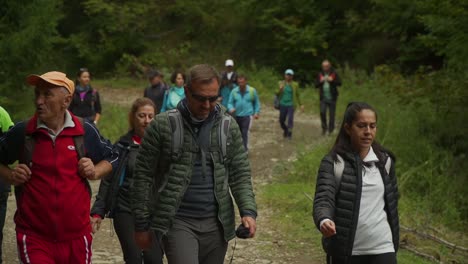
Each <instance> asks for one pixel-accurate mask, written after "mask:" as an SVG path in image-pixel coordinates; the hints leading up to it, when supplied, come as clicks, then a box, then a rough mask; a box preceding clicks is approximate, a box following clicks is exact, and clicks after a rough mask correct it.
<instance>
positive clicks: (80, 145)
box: [73, 117, 86, 160]
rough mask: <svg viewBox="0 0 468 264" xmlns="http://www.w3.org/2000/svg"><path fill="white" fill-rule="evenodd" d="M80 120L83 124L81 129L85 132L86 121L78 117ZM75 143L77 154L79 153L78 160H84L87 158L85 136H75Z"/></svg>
mask: <svg viewBox="0 0 468 264" xmlns="http://www.w3.org/2000/svg"><path fill="white" fill-rule="evenodd" d="M76 118H77V119H78V121H79V122H80V124H81V127H82V128H83V130H84V129H85V127H84V126H85V123H84V119H83V118H81V117H76ZM73 143H75V150H76V153H78V160H80V159H81V158H84V157H86V149H85V144H84V136H83V135H79V136H74V137H73Z"/></svg>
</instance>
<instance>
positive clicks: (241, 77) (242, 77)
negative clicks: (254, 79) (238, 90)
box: [237, 73, 249, 81]
mask: <svg viewBox="0 0 468 264" xmlns="http://www.w3.org/2000/svg"><path fill="white" fill-rule="evenodd" d="M239 79H244V80H246V81H248V80H249V79H248V78H247V75H245V74H243V73H241V74H239V75H237V80H239Z"/></svg>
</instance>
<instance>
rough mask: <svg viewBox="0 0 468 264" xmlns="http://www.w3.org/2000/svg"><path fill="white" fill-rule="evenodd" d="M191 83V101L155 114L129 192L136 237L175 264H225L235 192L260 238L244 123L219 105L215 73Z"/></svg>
mask: <svg viewBox="0 0 468 264" xmlns="http://www.w3.org/2000/svg"><path fill="white" fill-rule="evenodd" d="M186 83H187V84H186V87H185V94H186V98H185V99H184V100H183V101H181V103H179V105H178V107H177V109H176V110H171V111H169V112H165V113H162V114H160V115H158V116H156V118H155V119H154V120H153V122H152V123H151V124H150V125H149V127H148V128H147V130H146V133H145V137H144V138H143V142H142V144H141V146H140V151H139V153H138V156H137V159H136V164H135V172H134V173H135V176H134V182H133V187H132V188H131V190H130V197H132V198H131V199H132V200H131V203H132V210H133V212H134V214H135V230H136V234H135V239H136V241H137V243H138V245H139V246H140V247H141V248H143V249H145V248H148V247H149V245H151V243H152V241H154V240H153V239H158V240H162V244H163V246H164V250H165V254H166V256H167V258H168V261H169V264H199V263H200V264H203V263H205V264H218V263H219V264H222V263H223V262H224V257H225V255H226V250H227V245H228V243H227V241H229V240H231V239H233V238H234V237H235V214H234V205H233V201H232V198H231V193H232V197H234V200H235V202H236V204H237V205H238V207H239V213H240V216H241V222H242V225H243V226H244V227H245V228H246V229H247V230H248V237H253V236H254V235H255V231H256V220H255V219H256V217H257V207H256V203H255V195H254V193H253V189H252V180H251V170H250V164H249V160H248V158H247V153H246V151H245V149H244V146H243V143H242V137H241V134H240V130H239V127H238V125H237V123H236V122H235V121H233V119H232V117H230V116H229V115H228V114H227V113H226V112H225V110H223V108H221V107H220V106H219V105H218V104H217V99H218V94H219V75H218V73H217V72H216V70H215V69H214V68H213V67H211V66H209V65H206V64H203V65H196V66H194V67H192V68H191V69H190V70H189V72H188V74H187V82H186ZM226 120H228V121H229V122H225V121H226ZM177 123H179V124H180V125H179V126H178V125H177ZM177 129H180V130H179V132H178V133H176V131H177ZM222 131H226V135H227V136H226V140H225V142H224V144H223V140H220V138H223V137H222ZM177 135H178V136H177ZM175 140H178V142H179V144H180V147H179V146H178V147H175V146H176V145H177V144H174V142H175ZM223 150H224V151H223Z"/></svg>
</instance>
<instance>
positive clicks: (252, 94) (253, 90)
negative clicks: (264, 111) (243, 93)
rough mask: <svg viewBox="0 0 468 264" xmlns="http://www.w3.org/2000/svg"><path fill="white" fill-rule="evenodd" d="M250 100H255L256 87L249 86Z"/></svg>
mask: <svg viewBox="0 0 468 264" xmlns="http://www.w3.org/2000/svg"><path fill="white" fill-rule="evenodd" d="M249 94H250V101H252V103H253V102H254V101H255V89H254V88H253V87H250V86H249Z"/></svg>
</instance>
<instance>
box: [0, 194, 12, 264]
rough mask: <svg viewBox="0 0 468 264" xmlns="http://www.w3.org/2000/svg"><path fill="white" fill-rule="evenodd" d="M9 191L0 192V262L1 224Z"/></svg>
mask: <svg viewBox="0 0 468 264" xmlns="http://www.w3.org/2000/svg"><path fill="white" fill-rule="evenodd" d="M9 195H10V193H9V192H0V263H2V244H3V226H4V225H5V217H6V211H7V201H8V196H9Z"/></svg>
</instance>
